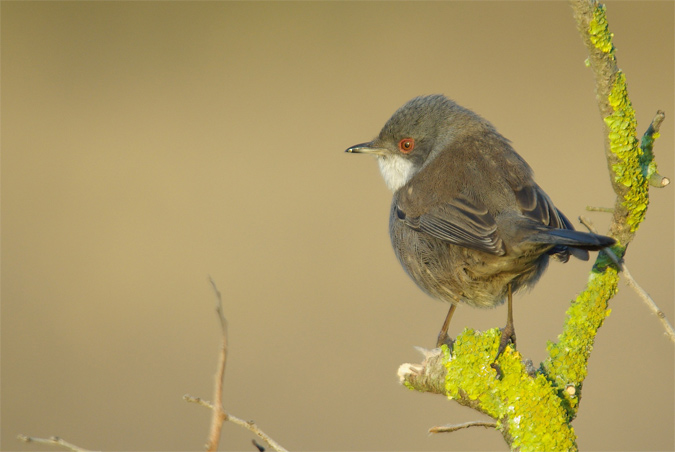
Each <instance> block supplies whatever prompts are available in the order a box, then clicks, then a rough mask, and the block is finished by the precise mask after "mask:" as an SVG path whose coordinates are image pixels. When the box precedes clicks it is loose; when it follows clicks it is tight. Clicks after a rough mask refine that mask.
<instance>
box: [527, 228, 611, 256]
mask: <svg viewBox="0 0 675 452" xmlns="http://www.w3.org/2000/svg"><path fill="white" fill-rule="evenodd" d="M528 240H529V241H531V242H534V243H546V244H551V245H555V246H554V247H553V248H552V249H551V250H550V251H549V254H552V255H553V256H554V257H556V258H557V259H558V260H560V261H562V262H567V260H568V259H569V256H570V254H571V255H572V256H574V257H576V258H577V259H581V260H583V261H587V260H588V251H597V250H601V249H603V248H606V247H608V246H612V245H614V244H615V243H616V240H614V239H613V238H611V237H607V236H604V235H598V234H592V233H590V232H579V231H575V230H573V229H547V230H544V231H539V232H537V233H536V234H532V235H531V236H530V237H528Z"/></svg>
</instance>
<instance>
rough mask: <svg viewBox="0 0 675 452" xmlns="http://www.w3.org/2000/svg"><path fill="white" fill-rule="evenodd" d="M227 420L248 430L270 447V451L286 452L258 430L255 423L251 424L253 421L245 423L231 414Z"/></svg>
mask: <svg viewBox="0 0 675 452" xmlns="http://www.w3.org/2000/svg"><path fill="white" fill-rule="evenodd" d="M227 420H228V421H230V422H232V423H234V424H237V425H240V426H242V427H244V428H246V429H248V430H250V431H251V432H253V433H254V434H255V435H257V436H258V438H260V439H262V440H263V441H265V442H266V443H267V444H269V446H270V447H271V448H272V449H274V450H276V451H277V452H288V451H287V450H286V449H284V447H283V446H281V444H279V443H277V442H276V441H274V440H273V439H272V438H270V437H269V435H267V434H266V433H265V432H263V431H262V430H260V428H259V427H258V426H257V425H256V423H255V422H253V421H245V420H243V419H240V418H238V417H236V416H232V415H231V414H230V415H229V416H228V419H227Z"/></svg>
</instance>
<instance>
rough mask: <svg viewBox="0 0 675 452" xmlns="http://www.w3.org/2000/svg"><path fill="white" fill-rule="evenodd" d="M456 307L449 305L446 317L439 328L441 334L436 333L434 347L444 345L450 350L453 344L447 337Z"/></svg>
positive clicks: (452, 304)
mask: <svg viewBox="0 0 675 452" xmlns="http://www.w3.org/2000/svg"><path fill="white" fill-rule="evenodd" d="M455 309H457V305H456V304H454V303H450V309H449V310H448V315H446V316H445V321H444V322H443V326H442V327H441V332H440V333H438V340H437V341H436V347H440V346H441V345H443V344H446V345H447V346H448V347H449V348H450V349H452V344H453V343H454V342H455V341H453V340H452V338H451V337H450V336H448V328H449V327H450V320H451V319H452V314H454V313H455Z"/></svg>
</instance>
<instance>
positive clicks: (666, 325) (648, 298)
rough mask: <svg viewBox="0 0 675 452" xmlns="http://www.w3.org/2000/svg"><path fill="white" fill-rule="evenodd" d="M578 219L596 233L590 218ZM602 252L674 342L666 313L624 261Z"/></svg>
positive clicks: (671, 326)
mask: <svg viewBox="0 0 675 452" xmlns="http://www.w3.org/2000/svg"><path fill="white" fill-rule="evenodd" d="M579 221H580V222H581V224H583V225H584V226H586V228H587V229H588V230H589V231H591V232H593V233H595V234H597V230H596V228H595V226H594V225H593V223H592V222H591V220H589V219H588V218H586V217H584V216H581V217H579ZM602 252H603V253H605V254H606V255H607V256H608V257H609V258H610V259H611V260H612V262H614V264H615V265H616V266H617V267H618V268H619V269H620V270H621V273H623V276H624V279H625V281H626V284H628V286H630V287H631V288H632V289H633V290H635V292H637V294H638V296H639V297H640V298H641V299H642V301H644V302H645V304H646V305H647V307H648V308H649V309H650V310H651V311H652V313H654V314H655V315H656V317H658V319H659V321H660V322H661V324H662V325H663V328H664V329H665V330H666V335H667V336H668V338H669V339H670V340H671V342H673V343H675V329H673V325H671V324H670V322H669V321H668V318H666V314H664V312H663V311H662V310H661V308H659V307H658V305H657V304H656V303H655V302H654V299H652V297H651V296H650V295H649V294H648V293H647V291H646V290H644V289H643V288H642V287H641V286H640V285H639V284H638V283H637V281H635V278H633V275H631V273H630V271H628V267H627V266H626V264H625V263H624V262H621V261H619V258H618V257H617V256H616V254H614V253H613V252H612V250H611V249H609V248H605V249H604V250H602Z"/></svg>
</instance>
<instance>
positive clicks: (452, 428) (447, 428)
mask: <svg viewBox="0 0 675 452" xmlns="http://www.w3.org/2000/svg"><path fill="white" fill-rule="evenodd" d="M469 427H485V428H497V423H496V422H481V421H471V422H464V423H463V424H449V425H442V426H440V427H431V428H430V429H429V433H452V432H456V431H457V430H462V429H464V428H469Z"/></svg>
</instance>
